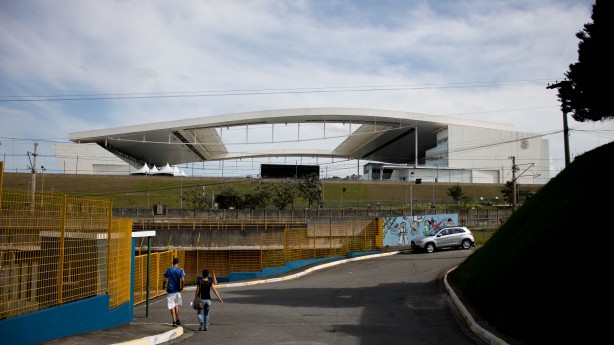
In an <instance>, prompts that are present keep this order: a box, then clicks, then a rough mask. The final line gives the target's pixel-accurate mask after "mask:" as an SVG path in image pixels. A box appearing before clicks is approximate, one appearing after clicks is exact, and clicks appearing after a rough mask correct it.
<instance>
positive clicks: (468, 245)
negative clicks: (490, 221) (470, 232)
mask: <svg viewBox="0 0 614 345" xmlns="http://www.w3.org/2000/svg"><path fill="white" fill-rule="evenodd" d="M461 246H462V247H463V249H469V248H471V241H470V240H463V243H461Z"/></svg>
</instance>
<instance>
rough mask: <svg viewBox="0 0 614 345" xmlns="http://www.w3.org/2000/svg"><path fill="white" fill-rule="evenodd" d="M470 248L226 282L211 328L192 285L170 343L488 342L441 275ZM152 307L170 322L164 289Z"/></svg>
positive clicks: (457, 344) (341, 344)
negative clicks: (202, 324) (203, 322)
mask: <svg viewBox="0 0 614 345" xmlns="http://www.w3.org/2000/svg"><path fill="white" fill-rule="evenodd" d="M472 251H473V249H470V250H449V251H441V252H435V253H431V254H414V253H408V254H397V255H389V256H384V257H379V258H373V259H367V260H360V261H353V262H348V263H345V264H340V265H336V266H332V267H328V268H325V269H322V270H317V271H314V272H312V273H310V274H308V275H304V276H302V277H299V278H295V279H290V280H283V281H279V282H274V283H265V284H256V285H249V286H234V287H230V286H227V287H222V286H221V287H220V288H219V292H220V294H221V296H222V298H223V299H224V304H220V303H219V302H218V301H217V299H215V297H214V301H213V305H212V308H211V314H210V318H211V319H210V325H209V330H208V331H206V332H203V331H198V321H197V319H196V314H195V311H194V310H192V309H190V308H189V306H188V305H189V301H190V300H191V298H192V297H193V293H194V292H193V291H184V293H183V296H184V297H183V298H184V307H183V309H182V311H181V320H182V324H183V328H184V334H183V335H182V336H181V337H180V338H178V339H174V340H171V341H169V342H168V343H167V344H182V345H183V344H185V345H189V344H202V343H209V344H216V345H225V344H253V345H260V344H267V345H270V344H280V345H281V344H284V345H290V344H292V345H307V344H311V345H323V344H331V345H332V344H335V345H358V344H455V345H462V344H484V342H483V341H481V340H480V339H479V338H478V337H477V336H475V335H474V334H473V333H472V332H471V331H470V330H469V329H468V327H467V325H466V323H465V322H464V321H463V320H462V319H461V318H460V316H459V314H458V312H457V310H456V308H455V307H454V306H453V304H452V302H451V300H450V297H449V295H448V294H447V293H446V291H445V287H444V285H443V282H442V277H443V275H444V274H445V273H446V272H447V271H448V270H449V269H451V268H453V267H455V266H456V265H458V264H459V263H460V262H462V261H463V260H464V259H465V258H466V257H467V256H468V255H470V254H471V253H472ZM186 304H188V305H186ZM143 308H144V306H142V305H141V306H139V309H138V310H135V315H136V316H138V314H142V313H143ZM149 313H150V315H154V316H152V317H150V319H152V321H153V322H155V321H156V320H158V321H159V320H163V319H168V321H169V322H170V314H169V313H168V310H167V309H166V300H165V297H161V298H157V299H156V300H154V301H152V302H151V303H150V306H149ZM141 321H143V319H141ZM169 327H170V326H169Z"/></svg>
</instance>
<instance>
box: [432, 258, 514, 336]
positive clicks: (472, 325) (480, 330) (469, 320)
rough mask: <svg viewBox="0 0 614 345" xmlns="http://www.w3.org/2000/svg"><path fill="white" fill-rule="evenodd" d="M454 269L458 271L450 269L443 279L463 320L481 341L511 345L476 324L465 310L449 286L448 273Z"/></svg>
mask: <svg viewBox="0 0 614 345" xmlns="http://www.w3.org/2000/svg"><path fill="white" fill-rule="evenodd" d="M454 269H456V267H454V268H452V269H450V270H449V271H448V272H446V274H445V276H444V277H443V282H444V284H445V285H446V289H447V290H448V293H449V294H450V297H452V301H454V304H455V305H456V307H457V308H458V310H459V311H460V313H461V315H462V316H463V319H464V320H465V322H466V323H467V325H469V328H471V331H472V332H473V333H475V334H476V335H477V336H478V337H480V339H482V340H484V341H485V342H487V343H488V344H491V345H509V344H508V343H507V342H505V341H504V340H503V339H501V338H499V337H497V336H496V335H494V334H492V333H490V332H489V331H487V330H485V329H484V328H482V326H480V325H479V324H478V323H477V322H475V319H474V318H473V316H471V314H470V313H469V311H468V310H467V308H465V306H464V305H463V303H462V302H461V300H460V299H459V298H458V296H457V295H456V293H455V292H454V289H452V287H451V286H450V284H448V273H450V272H452V271H453V270H454Z"/></svg>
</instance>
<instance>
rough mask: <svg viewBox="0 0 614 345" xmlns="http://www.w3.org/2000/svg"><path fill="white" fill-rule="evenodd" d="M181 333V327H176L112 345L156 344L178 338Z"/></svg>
mask: <svg viewBox="0 0 614 345" xmlns="http://www.w3.org/2000/svg"><path fill="white" fill-rule="evenodd" d="M182 335H183V327H177V328H174V329H171V330H170V331H168V332H164V333H161V334H156V335H152V336H149V337H144V338H140V339H135V340H130V341H126V342H123V343H115V344H112V345H157V344H162V343H165V342H167V341H171V340H173V339H176V338H179V337H180V336H182Z"/></svg>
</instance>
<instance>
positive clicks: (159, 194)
mask: <svg viewBox="0 0 614 345" xmlns="http://www.w3.org/2000/svg"><path fill="white" fill-rule="evenodd" d="M253 181H254V180H253V179H246V178H234V179H231V178H226V179H225V178H202V177H181V178H178V177H164V176H111V175H74V174H44V179H43V174H40V173H39V174H37V176H36V190H37V192H40V191H41V190H42V191H44V192H45V193H65V194H76V195H89V196H99V197H104V198H110V199H112V201H113V207H115V208H139V209H146V208H148V205H149V206H151V205H153V204H156V203H161V204H163V205H167V206H168V207H169V208H174V209H179V208H180V207H182V206H183V207H185V204H183V205H182V201H181V199H180V195H181V194H182V192H183V193H186V191H187V190H188V189H190V188H195V187H196V188H202V186H204V187H205V191H206V194H207V195H208V196H210V195H211V193H213V194H215V193H217V192H219V191H220V190H221V188H222V187H223V186H224V185H227V184H233V185H234V186H235V187H236V189H237V190H239V191H240V192H241V191H247V190H250V189H251V188H252V185H251V184H252V182H253ZM265 181H268V182H271V183H275V182H276V180H265ZM277 181H278V180H277ZM31 183H32V174H24V173H10V172H5V173H4V182H3V188H5V189H21V190H29V189H30V185H31ZM322 183H323V186H324V206H325V207H326V208H339V207H341V206H342V205H343V207H346V208H347V207H349V206H350V205H353V207H357V208H366V207H367V205H368V204H371V205H372V206H375V204H376V203H377V202H380V203H381V205H382V206H383V207H387V208H388V207H390V208H397V207H401V205H403V204H404V203H406V201H407V200H408V198H409V195H408V194H409V188H408V184H407V183H403V182H390V181H352V180H322ZM453 185H455V184H450V183H435V184H434V185H433V183H422V184H419V185H417V184H414V185H413V187H412V191H413V197H414V200H417V202H415V204H414V206H415V208H416V209H420V208H421V207H422V208H430V205H431V202H432V200H433V199H434V200H435V204H442V203H450V202H452V198H450V196H448V194H447V193H448V189H449V188H450V187H451V186H453ZM461 185H462V186H463V189H464V192H465V195H466V196H468V197H469V199H470V200H471V202H472V203H474V202H476V201H479V200H480V197H483V198H484V199H485V200H494V199H495V197H498V198H499V200H503V195H502V194H501V190H502V189H503V188H504V185H502V184H478V183H476V184H468V183H465V184H461ZM541 187H542V185H521V186H519V190H527V191H533V192H535V191H538V190H539V189H540V188H541ZM343 188H345V189H346V191H345V192H342V190H343ZM184 195H185V194H184ZM306 206H307V203H306V202H304V201H303V200H301V199H300V198H298V197H297V198H295V208H298V209H302V208H304V207H306ZM270 208H274V207H273V206H270Z"/></svg>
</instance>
